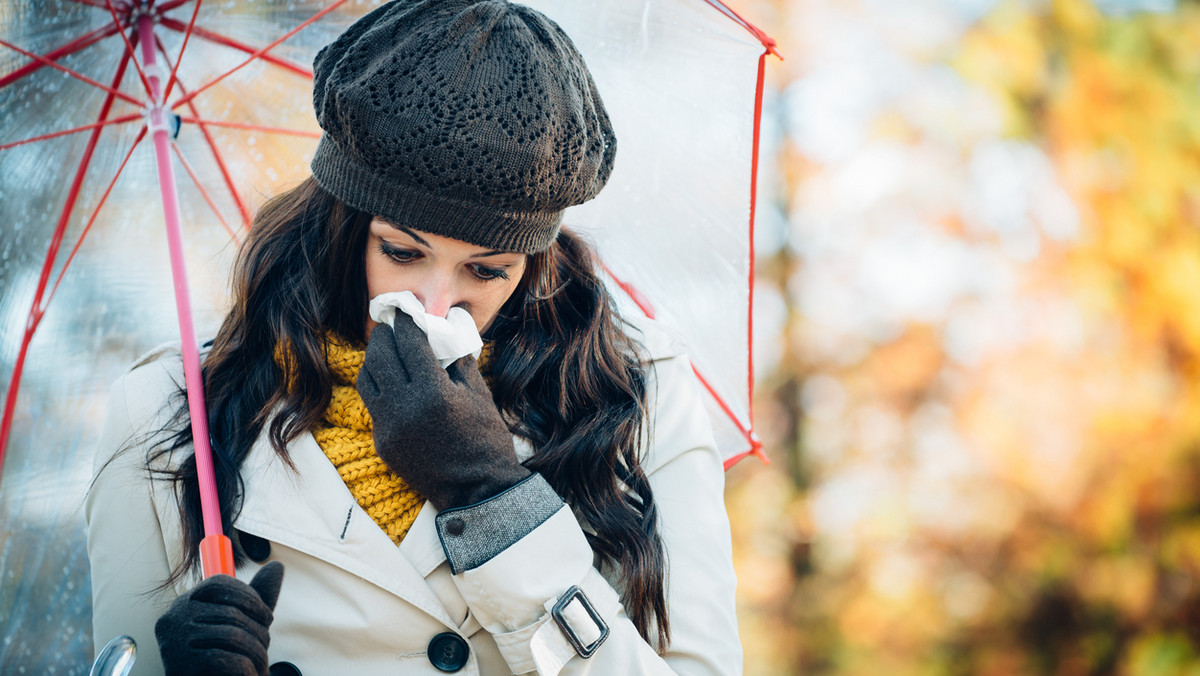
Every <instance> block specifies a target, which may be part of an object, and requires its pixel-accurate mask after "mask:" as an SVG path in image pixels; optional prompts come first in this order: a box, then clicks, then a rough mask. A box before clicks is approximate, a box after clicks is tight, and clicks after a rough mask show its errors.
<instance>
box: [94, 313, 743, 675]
mask: <svg viewBox="0 0 1200 676" xmlns="http://www.w3.org/2000/svg"><path fill="white" fill-rule="evenodd" d="M643 329H644V335H643V338H642V342H643V343H644V344H645V345H646V347H647V352H648V353H649V354H650V356H651V367H652V368H650V369H649V373H650V378H649V382H648V394H649V400H650V401H649V403H650V406H649V411H650V416H649V422H650V428H649V429H650V430H651V434H652V437H651V439H650V441H649V447H648V449H646V452H645V455H644V460H643V466H644V468H645V470H646V472H647V474H648V475H649V478H650V484H651V486H652V488H653V491H654V498H655V501H656V502H657V503H658V508H659V513H660V515H661V516H660V518H661V521H660V524H661V532H662V537H663V540H664V544H665V549H666V554H667V561H668V566H667V603H668V613H669V618H670V623H671V636H672V641H671V645H670V647H669V649H668V651H667V652H666V654H665V655H661V656H660V655H658V654H656V653H655V651H654V650H653V649H651V647H650V646H649V645H648V644H647V643H646V642H645V641H643V640H642V638H641V637H640V636H639V635H638V633H637V631H636V630H635V629H634V626H633V624H632V623H631V622H630V621H629V619H628V617H627V616H626V614H625V611H624V610H623V609H622V608H621V607H620V604H619V600H618V597H619V587H617V586H616V582H615V581H616V576H615V575H613V574H612V573H611V571H606V573H605V574H601V573H600V572H598V571H597V570H596V568H595V567H594V565H593V564H594V561H593V554H592V551H591V549H590V547H588V545H587V542H586V540H585V539H584V535H583V531H582V530H581V528H580V526H579V524H578V522H577V521H576V519H575V516H574V514H573V513H572V512H571V510H570V509H569V508H568V507H564V508H562V509H561V510H559V511H558V512H556V513H555V514H554V515H553V516H551V517H550V518H549V519H548V520H547V521H545V522H544V523H542V524H541V525H540V526H538V527H537V528H536V529H534V530H533V531H532V532H530V533H529V534H528V535H526V536H525V537H524V538H522V539H521V540H519V541H518V542H517V543H516V544H514V545H512V546H510V547H508V548H507V549H506V550H504V551H503V552H501V553H500V554H499V555H497V556H496V557H495V558H493V559H491V560H490V561H488V562H487V563H485V564H483V565H482V566H479V567H478V568H474V569H472V570H467V571H465V572H462V573H460V574H458V575H452V574H451V571H450V566H449V565H448V564H447V561H446V554H445V552H444V550H443V548H442V545H441V543H440V542H439V539H438V532H437V530H436V528H435V522H434V516H435V515H436V511H435V509H434V507H433V506H432V505H430V504H429V503H426V504H425V505H424V506H423V508H422V509H421V512H420V514H419V516H418V517H417V520H416V522H415V523H414V524H413V526H412V529H411V530H410V531H409V532H408V534H407V535H406V536H405V538H404V540H403V541H402V542H401V544H400V546H399V547H397V546H396V545H394V544H393V543H392V541H391V540H390V539H389V538H388V537H387V535H386V534H384V532H383V530H382V529H380V528H379V526H378V525H376V524H375V523H374V522H373V521H372V520H371V518H370V517H369V516H367V514H366V513H365V512H364V511H363V510H362V509H361V508H360V507H359V506H358V504H357V503H356V502H355V500H354V497H353V496H351V494H350V491H349V490H348V489H347V488H346V485H345V483H343V482H342V480H341V478H340V477H339V476H338V473H337V470H336V469H335V468H334V466H333V465H332V464H331V463H330V462H329V460H328V459H327V458H326V457H325V455H324V454H323V453H322V452H321V449H320V447H319V446H318V445H317V443H316V441H315V440H314V439H313V437H312V435H311V434H304V435H302V436H300V437H299V438H297V439H296V440H295V441H294V442H292V443H291V445H290V446H289V452H290V454H291V459H292V461H293V462H294V463H295V465H296V470H298V471H297V472H293V471H292V470H291V469H289V468H288V467H286V466H285V465H284V464H283V463H282V462H281V461H280V459H279V457H278V456H277V455H276V453H275V452H274V450H273V449H272V448H271V446H270V444H269V442H268V441H267V439H266V434H265V432H264V434H263V435H262V436H261V437H260V438H259V439H258V441H257V442H256V443H255V445H254V447H253V448H252V450H251V451H250V453H249V455H248V456H247V458H246V460H245V463H244V464H243V466H242V476H243V479H244V481H245V501H244V504H243V507H242V510H241V514H240V515H239V516H238V518H237V520H236V522H235V524H234V526H235V528H236V529H237V530H239V531H241V532H243V533H248V534H250V535H252V536H257V537H259V538H262V539H264V540H266V541H267V542H268V543H269V556H268V557H267V558H266V559H264V560H263V561H262V562H260V563H254V562H247V565H245V566H244V568H243V569H239V570H238V577H239V578H240V579H243V580H249V579H250V578H251V577H252V576H253V575H254V573H255V572H256V571H257V570H258V568H259V567H260V566H261V565H262V564H263V563H265V562H266V561H267V560H275V561H280V562H282V563H283V564H284V567H285V573H284V579H283V586H282V589H281V591H280V595H279V602H278V604H277V606H276V608H275V619H274V623H273V624H272V625H271V644H270V648H269V657H270V661H271V663H272V664H274V663H276V662H290V663H291V664H292V665H294V666H295V667H296V668H297V669H298V670H299V671H300V672H301V673H303V674H305V675H306V676H325V675H334V674H355V675H362V676H370V675H374V674H378V675H380V676H382V675H384V674H387V675H388V676H394V675H397V674H441V673H443V672H442V671H439V670H438V669H437V668H435V666H434V665H433V663H432V662H431V660H433V659H435V658H436V657H438V656H437V655H431V654H430V651H429V646H430V642H431V640H432V639H433V638H434V637H435V636H438V635H440V634H445V633H447V632H448V633H450V634H452V635H454V636H451V637H450V640H451V641H454V642H459V643H458V645H459V646H462V645H463V644H462V643H461V642H460V641H465V643H466V647H467V651H466V653H467V658H466V662H465V664H463V666H462V668H461V670H460V671H459V672H458V673H461V674H469V675H476V674H481V675H485V676H491V675H493V674H510V673H511V674H519V673H539V674H546V675H554V674H562V675H563V676H567V675H575V674H612V675H614V676H624V675H627V674H695V675H701V674H705V675H709V674H721V675H728V674H740V673H741V669H742V662H741V660H742V655H741V645H740V643H739V641H738V634H737V621H736V616H735V612H734V587H735V584H736V581H735V578H734V572H733V566H732V558H731V553H730V537H729V522H728V518H727V516H726V513H725V508H724V502H723V487H724V475H723V472H722V467H721V462H720V459H719V457H718V456H717V452H716V450H715V446H714V442H713V438H712V432H711V428H710V422H709V420H708V417H707V415H706V413H705V412H704V409H703V406H702V404H701V398H700V392H699V388H698V386H697V383H696V381H695V378H694V377H693V376H692V374H691V366H690V363H689V361H688V359H687V357H686V356H685V355H684V354H683V353H682V351H681V350H680V349H679V347H678V346H677V344H676V343H675V342H674V341H672V340H671V339H670V338H669V337H667V336H666V334H665V333H663V332H662V330H661V329H658V328H657V327H654V326H653V325H652V324H647V325H646V326H644V327H643ZM182 382H183V367H182V362H181V360H180V357H179V352H178V349H177V348H170V347H165V348H160V349H158V350H156V351H154V352H151V353H150V354H149V355H147V356H146V357H144V358H142V359H141V360H139V362H138V363H137V364H135V365H134V367H132V368H131V369H130V370H129V371H128V372H127V373H126V374H125V375H124V376H123V377H122V378H121V379H120V380H118V381H117V382H116V384H115V385H114V386H113V390H112V395H111V398H110V402H109V409H108V413H107V417H106V421H105V425H104V431H103V433H102V435H101V440H100V445H99V450H98V453H97V456H96V468H97V471H98V475H97V477H96V480H95V483H94V485H93V487H92V489H91V491H90V492H89V495H88V497H87V504H86V513H87V521H88V556H89V558H90V560H91V568H92V594H93V632H94V633H93V636H94V641H95V645H96V648H97V650H99V648H100V647H102V646H103V645H104V644H105V643H107V642H108V641H109V640H110V639H112V638H113V637H115V636H119V635H121V634H128V635H130V636H132V637H133V638H134V639H135V640H136V641H137V644H138V648H139V650H138V655H137V662H136V664H135V666H134V670H133V674H134V676H138V675H151V674H161V673H162V665H161V663H160V659H159V654H158V648H157V643H156V642H155V639H154V623H155V621H156V620H157V618H158V617H159V616H160V615H161V614H162V613H163V612H164V611H165V610H166V608H167V606H169V605H170V603H171V601H173V600H174V599H175V598H176V597H177V596H179V595H181V594H184V593H186V592H187V590H188V589H190V588H191V587H192V586H194V585H195V584H196V583H197V582H198V578H197V577H196V576H191V577H188V578H187V579H184V580H181V581H179V582H178V583H176V584H174V585H172V586H170V587H169V588H167V589H165V590H162V589H156V588H157V587H158V586H159V585H161V584H162V582H163V581H164V580H165V579H166V578H167V577H168V574H169V571H170V570H171V569H172V568H173V567H174V566H175V565H176V564H177V563H178V562H179V561H180V559H181V557H182V555H183V552H182V547H181V544H180V532H181V528H180V521H179V507H178V503H177V501H176V498H175V495H174V492H173V490H172V489H171V487H170V486H169V484H167V483H166V482H165V481H159V480H155V481H151V480H149V478H148V476H147V472H146V469H145V467H144V463H145V458H146V450H147V447H146V445H145V442H144V440H145V438H146V435H147V434H149V433H151V432H153V431H155V430H157V429H160V428H161V427H162V426H163V424H164V422H165V421H166V418H165V417H164V416H165V415H166V414H167V412H168V411H169V410H170V408H171V407H173V406H174V405H176V404H177V403H178V401H179V400H178V399H174V398H172V397H173V395H174V393H175V392H177V391H178V389H179V384H180V383H182ZM165 402H171V403H170V405H169V406H164V403H165ZM518 442H519V443H518V446H517V448H518V454H519V455H522V459H524V457H527V455H528V453H530V452H531V451H530V450H529V446H528V444H527V443H523V440H520V439H518ZM122 451H123V452H122ZM176 455H178V454H176ZM101 468H103V469H102V471H101ZM572 586H578V587H580V588H581V589H582V590H583V592H584V594H585V595H586V596H587V598H588V599H589V600H590V601H591V603H592V605H593V606H594V608H595V609H596V611H597V612H598V614H599V615H600V616H601V618H602V619H603V620H604V621H605V622H606V623H607V625H608V626H609V630H610V634H609V636H608V638H607V640H606V641H605V642H604V643H603V644H601V645H600V647H599V649H598V650H597V651H596V653H595V654H594V655H592V656H591V657H589V658H587V659H584V658H582V657H580V656H578V655H577V654H576V652H575V650H574V649H573V648H572V647H571V645H570V644H569V643H568V641H567V639H566V637H565V636H564V632H563V631H562V630H561V629H560V627H559V625H558V624H557V623H556V622H555V621H553V619H552V618H550V613H549V612H548V609H549V608H551V607H552V606H553V605H554V603H555V601H556V600H557V599H558V598H559V597H560V596H562V595H563V594H564V593H565V592H566V591H567V590H568V589H569V588H571V587H572ZM574 617H575V618H576V619H578V618H579V615H578V609H576V615H575V616H574ZM582 617H583V620H585V621H583V622H582V625H588V626H578V627H577V628H578V629H579V632H578V633H579V636H580V638H581V639H582V640H583V641H584V642H585V643H587V642H588V641H589V639H590V638H591V637H593V636H594V633H595V630H596V627H595V625H589V623H588V622H587V620H588V618H587V616H586V614H584V615H583V616H582ZM571 624H572V626H573V627H575V626H576V624H577V623H575V622H574V621H572V622H571ZM442 645H444V643H443V644H442ZM434 652H437V651H434ZM461 652H462V651H461V650H460V653H459V654H460V659H461Z"/></svg>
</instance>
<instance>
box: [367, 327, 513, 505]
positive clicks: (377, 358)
mask: <svg viewBox="0 0 1200 676" xmlns="http://www.w3.org/2000/svg"><path fill="white" fill-rule="evenodd" d="M358 392H359V394H361V395H362V398H363V402H365V403H366V405H367V410H368V411H370V413H371V419H372V421H373V423H374V437H375V452H376V453H378V454H379V457H380V458H382V459H383V461H384V462H386V463H387V465H388V467H391V468H392V471H393V472H395V473H396V474H398V475H400V477H401V478H403V479H404V480H405V481H407V482H408V485H409V486H411V487H412V488H413V489H414V490H416V491H417V492H418V493H420V494H421V495H424V496H425V497H426V498H428V499H429V501H430V502H432V503H433V506H434V507H437V508H438V510H439V511H442V510H446V509H450V508H452V507H465V506H467V505H473V504H475V503H477V502H482V501H483V500H486V499H488V498H490V497H492V496H495V495H497V494H499V493H501V492H503V491H504V490H505V489H507V488H509V487H510V486H513V485H515V484H516V483H518V482H520V481H521V480H522V479H524V478H526V477H528V476H529V475H530V474H531V472H530V471H529V470H527V469H525V468H524V467H522V466H521V463H519V462H518V461H517V454H516V451H515V450H514V449H513V440H512V433H510V432H509V431H508V426H507V425H505V424H504V420H503V419H501V417H500V412H499V411H498V410H496V405H495V404H494V403H493V402H492V395H491V392H489V391H488V387H487V384H486V383H484V382H483V376H481V375H480V374H479V366H478V364H477V363H476V362H475V358H474V357H472V356H470V355H467V356H466V357H463V358H462V359H459V360H458V361H456V362H454V363H453V364H451V365H450V367H449V368H447V369H442V367H441V366H439V365H438V362H437V359H436V358H435V357H434V356H433V350H432V349H430V347H429V341H428V339H427V338H426V337H425V333H424V332H422V331H421V329H420V328H418V327H417V325H416V324H415V323H414V322H413V320H412V317H409V316H408V315H406V314H404V313H402V312H397V313H396V320H395V330H394V331H393V329H392V328H389V327H388V326H386V325H380V326H376V327H375V329H374V330H373V331H372V332H371V339H370V341H369V342H368V343H367V355H366V359H365V361H364V362H363V368H362V371H361V372H360V373H359V375H358Z"/></svg>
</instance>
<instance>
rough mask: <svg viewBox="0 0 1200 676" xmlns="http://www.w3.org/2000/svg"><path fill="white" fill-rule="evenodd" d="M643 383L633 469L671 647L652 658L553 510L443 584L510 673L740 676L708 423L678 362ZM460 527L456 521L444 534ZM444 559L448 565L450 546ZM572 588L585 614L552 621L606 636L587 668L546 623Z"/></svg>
mask: <svg viewBox="0 0 1200 676" xmlns="http://www.w3.org/2000/svg"><path fill="white" fill-rule="evenodd" d="M653 376H654V377H653V378H652V380H651V386H650V392H649V396H650V402H649V403H650V408H649V410H650V412H651V414H650V420H649V422H650V427H649V433H650V435H651V436H650V440H649V448H648V453H647V454H646V456H645V460H644V463H643V466H644V468H645V469H646V471H647V472H648V473H649V480H650V485H651V488H652V490H653V492H654V498H655V501H656V502H657V504H658V508H659V514H660V527H661V532H662V537H663V542H664V547H665V549H666V556H667V610H668V617H669V619H670V624H671V642H670V645H669V646H668V648H667V650H666V652H665V653H663V654H662V655H659V654H657V653H656V652H655V650H654V649H653V648H652V647H651V646H650V645H649V644H648V643H646V641H645V640H643V639H642V638H641V636H640V635H639V634H638V632H637V630H636V629H635V628H634V625H633V623H632V622H631V621H630V620H629V618H628V616H627V615H626V613H625V610H624V609H623V608H622V607H621V604H620V600H619V593H618V591H617V590H616V589H614V588H613V586H612V585H611V584H610V583H609V582H608V581H607V580H606V579H605V577H604V576H602V575H601V574H600V573H599V572H598V571H597V570H596V569H595V568H594V567H593V556H592V551H591V548H590V546H589V545H588V543H587V540H586V539H585V537H584V534H583V531H582V529H581V528H580V526H579V524H578V522H577V521H576V519H575V516H574V515H573V513H572V512H571V510H570V509H569V508H568V507H565V506H564V507H560V508H558V509H557V510H556V511H554V512H553V514H552V515H550V516H549V517H548V518H545V517H544V516H538V517H537V519H535V520H539V525H537V526H536V527H534V528H533V529H532V530H531V531H529V532H528V533H527V534H525V535H524V537H521V538H520V539H519V540H517V541H516V542H515V544H512V545H511V546H509V547H507V548H506V549H504V550H503V551H501V552H499V553H496V554H495V555H493V556H490V558H489V557H485V558H486V561H485V562H483V563H482V564H480V565H477V566H474V567H471V566H460V567H459V568H458V569H459V570H460V572H458V573H457V574H455V575H454V581H455V584H456V585H457V586H458V589H459V591H460V592H461V593H462V595H463V597H464V599H466V601H467V604H468V605H469V606H470V608H471V610H472V612H473V613H474V614H475V615H476V617H477V618H478V619H479V621H480V624H482V625H483V626H484V628H486V629H487V630H488V631H489V632H491V633H492V634H493V637H494V638H495V640H496V644H497V646H499V648H500V651H501V653H502V654H503V655H504V658H505V660H506V661H507V663H508V666H509V668H510V669H511V670H512V672H513V673H514V674H523V673H534V672H536V673H538V674H542V675H543V676H554V675H557V674H561V675H563V676H567V675H571V676H574V675H584V674H635V673H636V674H688V675H695V676H700V675H705V676H710V675H717V674H720V675H727V674H740V673H741V671H742V654H741V645H740V643H739V640H738V634H737V620H736V614H735V608H734V588H735V586H736V579H735V576H734V571H733V563H732V553H731V546H730V534H729V521H728V517H727V516H726V513H725V507H724V474H723V469H722V465H721V461H720V458H719V457H718V454H717V451H716V448H715V443H714V441H713V438H712V431H711V430H712V428H711V424H710V421H709V419H708V417H707V414H706V413H705V411H704V408H703V404H702V401H701V398H700V393H699V388H698V386H697V383H696V381H695V378H694V377H693V375H692V372H691V365H690V362H689V361H688V360H687V358H686V357H684V356H676V357H672V358H669V359H662V360H659V361H657V362H654V368H653ZM539 479H540V477H539ZM532 483H533V482H530V485H531V486H532ZM529 490H534V489H533V488H532V487H531V488H530V489H529ZM485 505H486V503H485ZM446 523H447V521H446V520H443V519H442V518H441V515H439V524H438V528H439V533H440V534H442V537H443V542H446V540H447V539H448V534H447V533H446ZM461 528H462V524H461V523H459V524H457V527H456V528H455V529H454V530H459V529H461ZM451 532H453V531H451ZM447 556H448V558H453V554H452V551H451V548H450V547H447ZM452 565H453V562H452ZM572 587H578V588H579V589H580V590H581V591H582V593H583V596H585V597H586V598H587V601H588V603H589V604H590V606H591V609H590V610H589V609H588V608H586V607H585V606H584V605H583V604H582V603H581V602H577V601H576V602H572V603H570V604H568V605H567V606H566V607H565V609H564V612H563V613H562V616H563V620H562V621H563V622H564V623H565V624H567V625H569V626H570V627H571V628H572V629H573V630H574V631H573V632H572V633H574V634H575V635H576V638H577V639H578V640H579V641H580V642H582V643H583V644H584V645H588V644H590V643H591V642H592V641H594V640H595V639H596V638H597V637H598V635H599V633H598V629H597V626H598V625H597V624H596V623H595V622H593V621H591V619H590V613H592V612H594V613H595V614H597V615H598V616H599V617H600V618H601V619H602V620H603V622H604V624H606V625H607V627H608V631H609V634H608V636H607V638H606V639H605V640H604V642H603V643H602V644H600V646H599V648H598V649H597V650H596V652H595V653H594V654H592V655H591V656H590V657H588V658H586V659H585V658H583V657H580V656H579V655H578V654H577V651H576V650H575V648H574V647H572V645H571V643H570V641H569V640H568V638H567V636H566V633H567V632H565V631H563V630H562V629H560V625H559V623H558V622H557V621H555V620H554V619H553V618H552V616H551V613H550V610H551V609H552V608H554V607H555V605H556V604H557V602H558V601H559V600H560V599H563V598H564V596H565V595H566V593H567V592H568V590H570V589H571V588H572Z"/></svg>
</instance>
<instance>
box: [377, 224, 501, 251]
mask: <svg viewBox="0 0 1200 676" xmlns="http://www.w3.org/2000/svg"><path fill="white" fill-rule="evenodd" d="M379 220H381V221H383V219H382V218H381V219H379ZM383 222H384V223H387V224H388V225H390V226H392V227H393V228H395V229H397V230H399V231H401V232H403V233H404V234H406V235H408V236H409V237H412V238H413V239H415V240H417V241H418V242H420V243H421V244H422V245H423V246H425V247H426V248H429V249H432V248H433V246H431V245H430V244H429V242H426V241H425V240H424V239H422V238H421V236H420V235H418V234H417V233H415V232H413V231H412V230H411V229H409V228H406V227H404V226H403V225H397V224H395V223H392V222H391V221H383ZM506 253H512V252H511V251H502V250H500V249H493V250H491V251H485V252H483V253H477V254H475V255H474V256H471V258H486V257H488V256H497V255H499V254H506Z"/></svg>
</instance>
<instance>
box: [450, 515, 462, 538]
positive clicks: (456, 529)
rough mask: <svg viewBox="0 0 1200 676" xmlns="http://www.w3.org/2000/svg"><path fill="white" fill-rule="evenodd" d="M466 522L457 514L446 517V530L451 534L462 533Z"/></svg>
mask: <svg viewBox="0 0 1200 676" xmlns="http://www.w3.org/2000/svg"><path fill="white" fill-rule="evenodd" d="M466 527H467V524H466V522H464V521H463V520H462V519H460V518H458V517H457V516H455V517H451V518H449V519H446V532H447V533H449V534H451V535H462V534H463V530H464V529H466Z"/></svg>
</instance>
